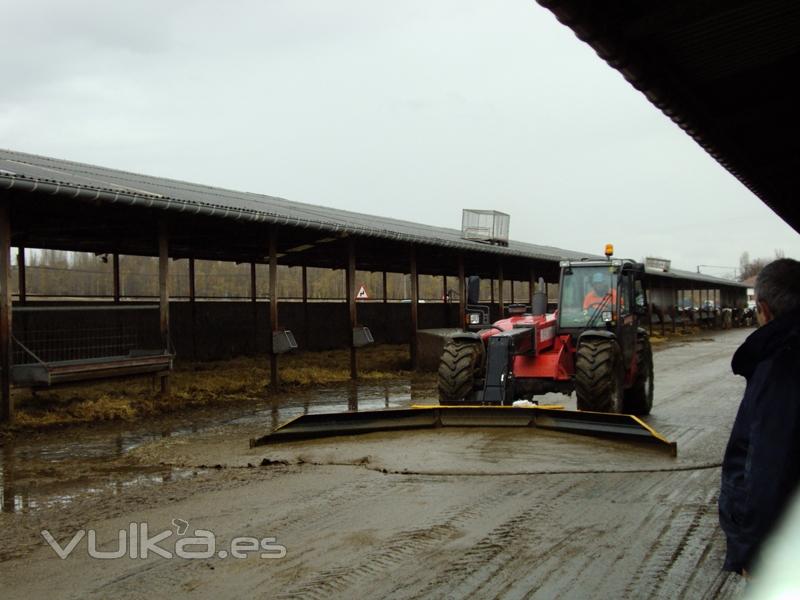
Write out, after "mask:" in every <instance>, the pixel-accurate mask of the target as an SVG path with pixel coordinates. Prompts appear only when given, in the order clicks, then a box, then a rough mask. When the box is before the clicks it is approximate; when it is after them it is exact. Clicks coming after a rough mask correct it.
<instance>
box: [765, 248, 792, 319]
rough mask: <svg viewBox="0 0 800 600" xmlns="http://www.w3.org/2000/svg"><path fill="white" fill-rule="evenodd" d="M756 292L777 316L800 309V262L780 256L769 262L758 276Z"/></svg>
mask: <svg viewBox="0 0 800 600" xmlns="http://www.w3.org/2000/svg"><path fill="white" fill-rule="evenodd" d="M755 292H756V298H757V299H758V300H763V301H764V302H765V303H766V304H767V306H769V308H770V310H771V311H772V314H773V315H774V316H775V317H780V316H781V315H784V314H786V313H788V312H791V311H793V310H800V262H798V261H796V260H792V259H791V258H780V259H778V260H776V261H773V262H771V263H769V264H768V265H767V266H766V267H764V268H763V269H761V272H760V273H759V274H758V277H756V287H755Z"/></svg>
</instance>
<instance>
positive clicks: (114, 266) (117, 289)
mask: <svg viewBox="0 0 800 600" xmlns="http://www.w3.org/2000/svg"><path fill="white" fill-rule="evenodd" d="M111 270H112V271H113V277H114V290H113V291H112V294H113V295H114V304H119V303H120V300H121V299H122V286H121V284H120V280H119V252H114V254H113V255H112V257H111Z"/></svg>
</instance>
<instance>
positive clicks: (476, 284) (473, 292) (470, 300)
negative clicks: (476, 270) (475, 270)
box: [467, 275, 481, 304]
mask: <svg viewBox="0 0 800 600" xmlns="http://www.w3.org/2000/svg"><path fill="white" fill-rule="evenodd" d="M480 301H481V278H480V277H478V276H477V275H470V276H469V277H467V304H478V303H480Z"/></svg>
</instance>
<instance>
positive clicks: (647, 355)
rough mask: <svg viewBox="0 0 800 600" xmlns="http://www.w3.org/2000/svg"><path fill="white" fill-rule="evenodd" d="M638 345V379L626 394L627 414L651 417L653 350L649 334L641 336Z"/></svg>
mask: <svg viewBox="0 0 800 600" xmlns="http://www.w3.org/2000/svg"><path fill="white" fill-rule="evenodd" d="M637 341H638V344H637V345H636V379H635V380H634V381H633V385H632V386H631V388H630V389H629V390H627V391H626V392H625V402H624V404H625V412H628V413H630V414H632V415H640V416H643V415H649V414H650V411H651V410H652V408H653V349H652V347H651V346H650V338H649V337H647V334H641V335H640V337H639V339H638V340H637Z"/></svg>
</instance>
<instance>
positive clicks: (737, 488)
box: [719, 258, 800, 576]
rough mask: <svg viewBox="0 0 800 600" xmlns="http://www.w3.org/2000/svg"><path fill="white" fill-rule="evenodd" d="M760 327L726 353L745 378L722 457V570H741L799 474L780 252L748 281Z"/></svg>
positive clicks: (785, 275)
mask: <svg viewBox="0 0 800 600" xmlns="http://www.w3.org/2000/svg"><path fill="white" fill-rule="evenodd" d="M755 297H756V313H757V317H758V323H759V325H760V327H759V328H758V329H757V330H756V331H754V332H753V333H752V334H751V335H750V336H748V338H747V339H746V340H745V342H744V343H743V344H742V345H741V346H740V347H739V349H738V350H737V351H736V353H735V354H734V355H733V361H732V363H731V367H732V368H733V372H734V373H735V374H736V375H742V376H744V377H745V378H746V379H747V388H746V389H745V392H744V398H743V399H742V403H741V405H740V406H739V412H738V413H737V415H736V421H735V422H734V424H733V430H732V431H731V437H730V440H729V441H728V447H727V449H726V450H725V458H724V460H723V462H722V489H721V491H720V495H719V519H720V524H721V525H722V529H723V530H724V532H725V535H726V537H727V539H728V552H727V555H726V557H725V566H724V569H725V570H727V571H734V572H736V573H741V574H742V575H745V576H748V574H749V571H750V569H751V568H752V566H753V563H754V562H755V559H756V558H757V557H758V553H759V551H760V549H761V547H762V544H763V542H764V540H765V539H766V538H767V536H768V535H769V534H770V532H771V531H772V529H773V528H774V526H775V525H776V523H777V522H778V520H779V519H780V517H781V515H782V513H783V511H784V508H786V506H787V504H788V502H789V501H790V500H791V498H792V494H793V492H794V491H795V489H796V488H797V484H798V482H799V481H800V262H798V261H796V260H792V259H789V258H782V259H780V260H776V261H775V262H772V263H770V264H769V265H767V266H766V267H764V269H763V270H762V271H761V273H760V274H759V275H758V278H757V279H756V285H755Z"/></svg>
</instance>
